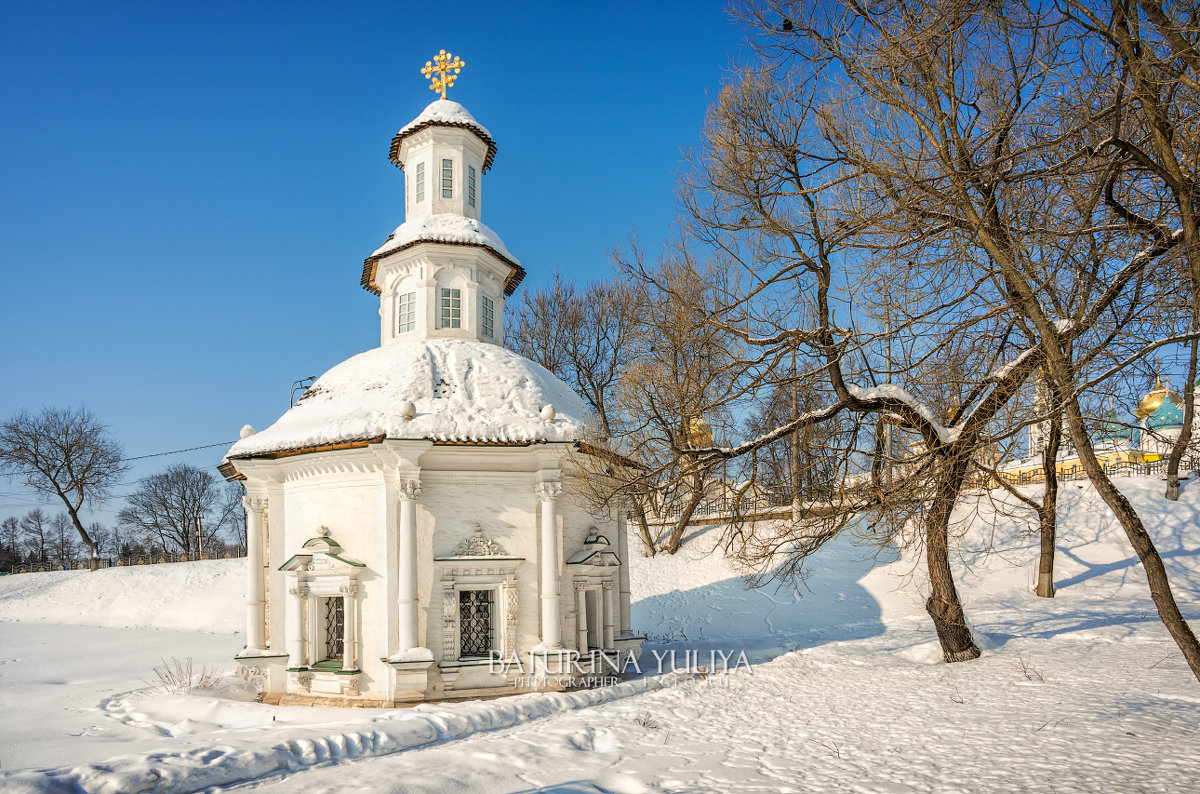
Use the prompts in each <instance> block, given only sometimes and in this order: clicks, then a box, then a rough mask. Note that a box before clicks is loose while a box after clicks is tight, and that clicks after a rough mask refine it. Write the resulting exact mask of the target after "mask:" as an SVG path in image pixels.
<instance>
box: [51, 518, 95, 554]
mask: <svg viewBox="0 0 1200 794" xmlns="http://www.w3.org/2000/svg"><path fill="white" fill-rule="evenodd" d="M74 536H75V529H74V527H72V526H71V519H70V517H68V516H67V514H66V513H55V514H54V518H52V519H51V520H50V552H51V556H53V558H54V559H55V561H57V562H58V563H59V564H60V565H70V564H71V563H72V562H74V561H75V551H76V542H77V541H76V539H75V537H74ZM88 537H90V538H92V541H93V542H94V543H96V548H97V551H98V550H99V543H98V542H97V539H96V537H95V535H92V534H91V533H90V532H89V533H88Z"/></svg>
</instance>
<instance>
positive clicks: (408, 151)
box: [401, 127, 487, 220]
mask: <svg viewBox="0 0 1200 794" xmlns="http://www.w3.org/2000/svg"><path fill="white" fill-rule="evenodd" d="M486 154H487V147H486V146H485V145H484V143H483V141H481V140H480V139H479V138H478V137H476V135H475V133H473V132H470V131H468V130H465V129H460V128H454V127H431V128H428V129H425V130H423V131H421V132H419V133H417V134H416V135H412V136H410V137H408V138H406V139H405V141H404V144H403V151H402V153H401V158H402V159H403V161H404V196H405V199H404V205H405V215H404V217H405V219H406V220H413V219H414V218H423V217H425V216H426V215H436V214H438V213H442V212H456V213H458V214H459V215H465V216H467V217H468V218H475V219H477V220H478V219H479V218H480V213H481V210H482V209H483V158H484V156H485V155H486ZM443 159H448V160H451V161H453V163H454V195H453V197H451V198H443V196H442V160H443ZM422 162H423V163H425V201H423V202H421V203H420V204H418V203H417V163H422ZM468 165H470V166H474V167H475V206H474V207H472V206H470V205H469V204H468V203H467V166H468Z"/></svg>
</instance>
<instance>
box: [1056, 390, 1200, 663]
mask: <svg viewBox="0 0 1200 794" xmlns="http://www.w3.org/2000/svg"><path fill="white" fill-rule="evenodd" d="M1066 407H1067V429H1068V431H1069V432H1070V434H1071V440H1072V442H1074V444H1075V449H1076V451H1077V452H1078V453H1079V459H1080V461H1081V462H1082V463H1083V470H1084V471H1085V472H1087V475H1088V479H1090V480H1091V482H1092V485H1093V486H1095V488H1096V492H1097V493H1099V494H1100V498H1101V499H1103V500H1104V503H1105V504H1106V505H1108V507H1109V509H1111V510H1112V511H1113V514H1114V515H1116V517H1117V520H1118V521H1120V522H1121V526H1122V527H1123V528H1124V529H1125V534H1126V535H1127V536H1128V538H1129V543H1130V545H1132V546H1133V550H1134V551H1135V552H1136V553H1137V556H1138V559H1139V560H1141V561H1142V570H1144V571H1145V572H1146V581H1147V582H1148V583H1149V584H1150V597H1151V598H1153V599H1154V605H1155V607H1157V608H1158V616H1159V618H1161V619H1162V622H1163V625H1165V626H1166V627H1167V631H1168V632H1170V633H1171V638H1172V639H1174V640H1175V644H1176V645H1178V646H1179V650H1181V651H1182V652H1183V658H1184V659H1186V660H1187V663H1188V667H1190V668H1191V669H1192V674H1193V675H1194V676H1196V679H1197V680H1200V641H1197V640H1196V635H1195V633H1193V632H1192V628H1191V626H1189V625H1188V624H1187V621H1186V620H1184V619H1183V614H1182V613H1181V612H1180V611H1179V606H1178V604H1176V603H1175V596H1174V594H1173V593H1172V592H1171V583H1170V580H1169V579H1168V578H1167V569H1166V567H1165V566H1164V565H1163V561H1162V557H1160V556H1159V554H1158V549H1157V548H1155V546H1154V541H1153V540H1151V538H1150V533H1148V532H1147V531H1146V527H1145V525H1144V524H1142V520H1141V518H1140V517H1139V516H1138V514H1137V511H1136V510H1134V509H1133V505H1131V504H1129V500H1128V499H1126V498H1125V496H1124V495H1123V494H1122V493H1121V492H1120V491H1118V490H1117V487H1116V486H1115V485H1113V482H1112V480H1111V479H1110V478H1109V476H1108V475H1107V474H1105V473H1104V467H1103V466H1101V465H1100V461H1099V460H1097V459H1096V453H1095V451H1094V450H1093V449H1092V443H1091V440H1090V439H1089V438H1088V436H1087V432H1086V430H1085V428H1084V426H1083V413H1082V412H1081V411H1080V409H1079V401H1078V400H1077V399H1075V398H1071V399H1070V400H1069V401H1068V402H1067V405H1066Z"/></svg>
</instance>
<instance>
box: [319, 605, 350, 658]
mask: <svg viewBox="0 0 1200 794" xmlns="http://www.w3.org/2000/svg"><path fill="white" fill-rule="evenodd" d="M324 600H325V658H326V659H327V660H329V661H337V662H340V661H341V660H342V654H343V653H344V652H345V649H346V646H345V645H344V644H343V640H344V638H345V632H346V602H345V600H344V599H342V598H326V599H324Z"/></svg>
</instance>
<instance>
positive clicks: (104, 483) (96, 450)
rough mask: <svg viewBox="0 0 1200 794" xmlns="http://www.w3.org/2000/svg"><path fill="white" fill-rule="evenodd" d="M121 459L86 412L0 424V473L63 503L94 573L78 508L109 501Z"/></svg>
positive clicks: (60, 411)
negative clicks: (85, 548)
mask: <svg viewBox="0 0 1200 794" xmlns="http://www.w3.org/2000/svg"><path fill="white" fill-rule="evenodd" d="M122 455H123V448H122V446H121V444H120V443H118V442H117V441H116V440H115V439H113V438H112V437H111V436H110V435H109V433H108V429H107V428H106V427H105V426H104V425H103V424H101V423H100V421H99V420H98V419H97V418H96V417H95V416H93V415H92V413H91V412H90V411H88V410H87V409H86V408H45V409H43V410H42V411H41V413H38V414H31V413H28V412H22V413H20V414H18V415H17V416H15V417H13V418H12V419H9V420H8V421H7V422H5V423H4V424H3V425H0V473H3V474H5V475H7V476H9V477H11V478H17V479H20V480H22V481H23V482H24V483H25V484H26V485H27V486H29V487H30V488H32V489H33V490H34V491H36V492H38V493H39V494H42V495H45V496H52V497H54V498H55V499H58V500H59V501H61V502H62V503H63V505H64V506H65V507H66V509H67V515H68V516H69V517H70V519H71V524H72V525H73V526H74V527H75V531H76V532H77V533H79V538H80V540H82V541H83V543H84V545H86V546H87V547H88V549H89V551H90V556H91V567H92V568H93V569H95V568H96V567H98V566H99V555H98V554H97V553H96V544H95V542H94V541H93V540H92V538H91V536H90V535H89V534H88V532H87V530H86V529H84V526H83V519H82V517H81V516H80V510H82V509H83V507H84V506H85V505H87V506H95V505H97V504H101V503H103V502H104V501H105V500H106V499H108V497H109V495H110V493H111V490H112V487H113V486H114V485H116V484H117V482H118V481H119V480H120V478H121V475H123V474H124V473H125V471H126V466H125V463H124V462H123V459H122Z"/></svg>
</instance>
